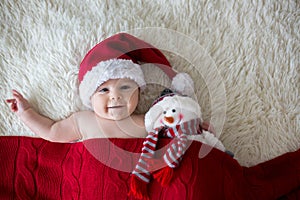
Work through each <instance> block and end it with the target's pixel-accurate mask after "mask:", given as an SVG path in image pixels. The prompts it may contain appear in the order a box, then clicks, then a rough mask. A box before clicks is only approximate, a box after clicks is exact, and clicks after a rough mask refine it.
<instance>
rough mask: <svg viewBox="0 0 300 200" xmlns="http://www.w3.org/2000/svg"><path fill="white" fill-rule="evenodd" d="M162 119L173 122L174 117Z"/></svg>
mask: <svg viewBox="0 0 300 200" xmlns="http://www.w3.org/2000/svg"><path fill="white" fill-rule="evenodd" d="M164 120H165V121H166V122H168V123H170V124H172V123H173V122H174V117H164Z"/></svg>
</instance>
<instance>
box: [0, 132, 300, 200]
mask: <svg viewBox="0 0 300 200" xmlns="http://www.w3.org/2000/svg"><path fill="white" fill-rule="evenodd" d="M170 141H172V140H171V139H168V138H161V139H160V140H159V143H158V148H161V147H163V146H165V145H167V144H168V143H169V142H170ZM143 142H144V138H138V139H120V138H114V139H109V140H108V139H107V138H102V139H93V140H88V141H85V142H79V143H72V144H70V143H69V144H64V143H51V142H48V141H45V140H42V139H39V138H29V137H20V136H16V137H5V136H4V137H0V146H1V148H0V158H1V161H2V162H1V163H0V180H1V181H0V199H22V200H23V199H24V200H27V199H28V200H29V199H74V200H79V199H80V200H91V199H110V200H119V199H128V200H136V199H135V198H134V197H133V196H128V192H129V183H130V175H131V171H129V170H130V169H132V170H133V168H134V166H135V165H132V164H133V163H136V162H137V160H138V158H139V156H138V155H137V153H140V152H141V148H142V146H143ZM117 147H119V148H121V149H123V150H124V151H126V152H133V153H132V154H131V156H124V154H120V153H119V152H120V151H117V149H118V148H117ZM202 148H205V145H204V144H201V143H200V142H195V141H194V142H193V143H192V144H191V145H190V146H189V148H188V149H187V150H186V152H185V156H184V157H183V159H182V161H181V166H180V167H178V168H176V170H174V175H173V179H172V182H171V183H170V185H169V186H168V187H161V185H160V184H157V182H156V181H151V182H150V183H149V184H148V191H149V199H153V200H168V199H170V200H199V199H250V200H251V199H253V200H254V199H278V198H279V197H282V196H286V197H291V198H290V199H297V198H298V199H299V197H300V150H298V151H296V152H292V153H287V154H284V155H282V156H280V157H277V158H276V159H274V160H270V161H267V162H265V163H262V164H259V165H257V166H254V167H250V168H247V167H242V166H240V165H239V164H238V162H237V161H236V160H234V159H232V158H231V157H230V156H228V155H227V154H226V153H224V152H221V151H219V150H217V149H212V150H211V151H210V153H209V154H208V155H207V156H206V157H205V158H202V159H199V158H198V154H199V150H200V149H202ZM108 155H109V156H108ZM101 161H102V162H101ZM103 161H105V162H103ZM113 166H114V167H113ZM124 167H128V171H125V170H124ZM122 169H123V170H122ZM258 186H259V187H258ZM292 197H293V198H292ZM283 199H284V198H283ZM286 199H288V198H286Z"/></svg>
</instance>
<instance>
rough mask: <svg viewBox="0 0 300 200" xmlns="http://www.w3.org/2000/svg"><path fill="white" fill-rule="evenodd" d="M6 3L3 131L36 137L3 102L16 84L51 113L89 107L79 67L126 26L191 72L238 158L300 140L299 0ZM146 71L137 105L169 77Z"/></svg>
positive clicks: (273, 152)
mask: <svg viewBox="0 0 300 200" xmlns="http://www.w3.org/2000/svg"><path fill="white" fill-rule="evenodd" d="M0 9H1V10H0V20H1V28H0V55H1V60H0V65H1V74H0V82H1V86H0V95H1V99H2V101H0V105H1V112H0V123H1V124H0V135H30V136H34V134H33V133H32V132H31V131H30V130H29V129H28V128H26V127H25V126H24V125H23V124H22V123H21V122H20V121H19V119H18V118H17V117H16V116H15V115H14V114H13V113H12V112H10V109H9V107H8V105H7V104H6V103H5V102H4V99H6V98H9V97H11V93H10V91H11V89H13V88H14V89H17V90H19V91H20V92H22V93H23V94H24V96H25V97H26V98H28V99H29V101H30V103H31V104H32V106H33V107H34V108H36V109H37V110H38V111H39V112H40V113H42V114H43V115H47V116H49V117H50V118H52V119H55V120H58V119H62V118H64V117H66V116H68V115H70V113H72V112H74V111H77V110H80V109H83V108H82V105H81V103H80V99H79V97H78V94H77V73H78V66H79V64H80V62H81V60H82V58H83V57H84V55H85V53H87V51H88V50H89V49H90V48H91V47H92V46H94V45H95V44H96V43H98V42H100V41H101V40H103V39H105V38H106V37H109V36H111V35H113V34H115V33H117V32H121V31H122V32H128V33H131V34H133V35H136V36H138V37H140V38H141V39H144V40H146V41H148V42H150V43H152V44H153V45H155V46H157V47H159V48H161V49H162V50H163V52H164V53H165V54H166V56H167V57H168V59H169V60H170V62H171V64H172V65H173V66H174V68H175V69H176V70H177V71H182V72H187V73H189V74H190V75H191V76H192V78H193V79H194V81H195V89H196V95H197V98H198V101H199V103H200V105H201V107H202V111H203V116H204V119H205V120H206V121H211V123H213V125H214V126H215V128H216V130H217V133H218V136H219V137H220V139H221V140H222V142H223V143H224V145H225V147H226V148H227V149H228V150H230V151H232V152H234V154H235V157H236V159H237V160H238V161H239V162H240V163H241V164H242V165H245V166H251V165H255V164H257V163H260V162H263V161H266V160H269V159H271V158H273V157H275V156H278V155H281V154H283V153H285V152H288V151H293V150H296V149H298V148H300V107H299V88H300V80H299V79H300V77H299V73H300V64H299V61H300V59H299V57H300V53H299V49H300V42H299V40H300V30H299V29H300V6H299V2H298V1H297V0H285V1H261V0H253V1H248V0H241V1H234V0H229V1H208V0H207V1H205V0H200V1H198V0H174V1H165V0H154V1H152V0H145V1H141V0H121V1H117V0H112V1H104V0H103V1H102V0H101V1H81V0H66V1H61V0H51V1H39V0H32V1H6V0H5V1H2V2H1V5H0ZM147 27H148V28H147ZM153 27H155V28H153ZM148 71H149V74H150V75H149V76H147V79H148V82H150V83H152V84H150V86H149V87H148V88H147V89H146V90H145V91H144V92H143V93H142V94H141V98H142V100H143V101H141V102H142V103H141V104H140V105H139V112H145V111H146V110H147V108H148V107H149V105H150V103H151V101H152V100H153V99H154V98H155V97H156V96H157V95H158V93H159V90H160V89H161V88H160V87H158V83H159V84H162V82H157V81H158V80H160V81H161V80H163V83H164V84H167V82H168V81H167V80H166V81H165V80H164V79H165V77H161V76H162V75H161V74H160V73H159V72H157V71H155V70H148ZM164 81H165V82H164Z"/></svg>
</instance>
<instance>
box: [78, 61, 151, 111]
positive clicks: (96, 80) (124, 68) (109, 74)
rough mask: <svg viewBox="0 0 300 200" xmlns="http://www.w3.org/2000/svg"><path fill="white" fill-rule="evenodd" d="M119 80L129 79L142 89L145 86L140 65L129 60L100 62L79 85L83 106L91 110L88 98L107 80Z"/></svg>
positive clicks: (87, 73)
mask: <svg viewBox="0 0 300 200" xmlns="http://www.w3.org/2000/svg"><path fill="white" fill-rule="evenodd" d="M119 78H129V79H131V80H133V81H135V82H136V83H137V84H138V86H139V87H140V88H142V89H143V88H144V87H145V85H146V82H145V80H144V74H143V71H142V69H141V67H140V65H138V64H135V63H134V62H132V61H131V60H125V59H110V60H106V61H102V62H100V63H98V64H97V65H96V66H94V67H93V68H92V70H90V71H88V72H86V74H85V75H84V77H83V80H82V81H81V83H80V85H79V95H80V98H81V101H82V103H83V105H85V106H86V107H87V108H89V109H92V104H91V100H90V98H91V96H92V95H93V94H94V92H95V91H96V89H97V88H98V87H99V86H100V85H101V84H102V83H104V82H105V81H107V80H109V79H119Z"/></svg>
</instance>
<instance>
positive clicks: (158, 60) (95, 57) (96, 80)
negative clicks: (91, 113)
mask: <svg viewBox="0 0 300 200" xmlns="http://www.w3.org/2000/svg"><path fill="white" fill-rule="evenodd" d="M144 63H153V64H155V65H157V66H158V67H159V68H161V69H162V70H163V71H164V72H165V73H166V74H167V75H168V76H169V77H170V78H171V79H172V78H173V77H174V76H175V75H176V73H175V72H174V71H173V70H172V68H171V65H170V63H169V61H168V60H167V59H166V57H165V56H164V55H163V53H162V52H161V51H160V50H158V49H157V48H155V47H153V46H152V45H150V44H149V43H147V42H145V41H143V40H140V39H138V38H136V37H134V36H132V35H129V34H127V33H119V34H116V35H113V36H111V37H109V38H107V39H105V40H103V41H102V42H100V43H99V44H97V45H96V46H95V47H93V48H92V49H91V50H90V51H89V52H88V53H87V54H86V56H85V57H84V59H83V60H82V62H81V64H80V69H79V74H78V78H79V95H80V98H81V100H82V103H83V104H84V105H85V106H87V107H88V108H92V106H91V101H90V98H91V96H92V95H93V93H94V92H95V91H96V89H97V88H98V87H99V86H100V85H101V84H102V83H104V82H105V81H107V80H109V79H118V78H129V79H131V80H133V81H135V82H136V83H137V84H138V85H139V87H140V88H143V86H145V84H146V83H145V80H144V75H143V72H142V70H141V65H142V64H144Z"/></svg>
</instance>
